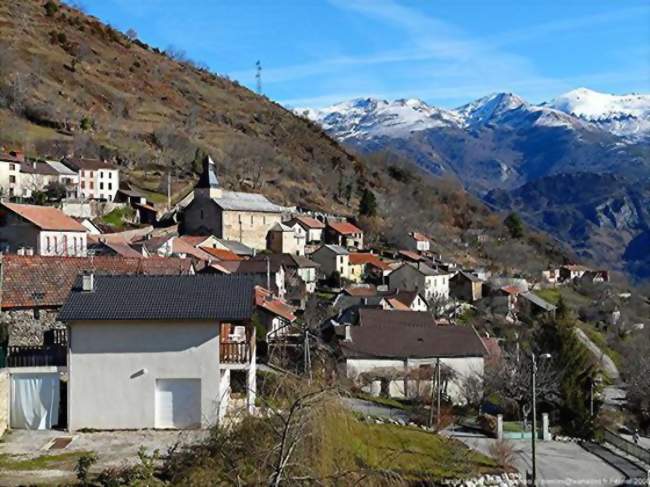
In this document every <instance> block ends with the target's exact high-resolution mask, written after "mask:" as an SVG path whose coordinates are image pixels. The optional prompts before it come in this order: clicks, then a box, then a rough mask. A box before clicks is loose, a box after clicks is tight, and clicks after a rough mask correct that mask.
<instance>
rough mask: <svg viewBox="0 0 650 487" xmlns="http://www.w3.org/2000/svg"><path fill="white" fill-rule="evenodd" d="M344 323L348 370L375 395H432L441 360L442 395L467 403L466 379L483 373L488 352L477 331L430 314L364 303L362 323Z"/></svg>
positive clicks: (341, 337)
mask: <svg viewBox="0 0 650 487" xmlns="http://www.w3.org/2000/svg"><path fill="white" fill-rule="evenodd" d="M339 328H340V330H337V335H338V337H339V340H338V344H339V349H340V353H341V366H342V367H343V368H344V369H345V375H346V376H347V377H348V378H350V379H352V380H353V381H354V382H355V383H357V384H358V385H359V386H360V387H361V388H362V389H363V390H364V391H366V392H368V393H370V394H373V395H384V396H390V397H395V398H413V397H417V396H422V395H424V394H426V395H428V394H430V391H431V384H432V377H433V373H434V370H435V368H436V367H437V365H438V363H440V367H441V370H442V371H443V372H442V373H441V377H442V379H443V380H442V383H443V394H444V395H445V396H446V397H448V398H449V400H451V401H452V402H453V403H455V404H462V403H463V402H464V399H463V394H462V391H463V387H464V383H465V381H466V379H467V378H468V377H470V376H472V375H475V374H479V375H482V374H483V368H484V360H485V357H486V356H487V354H488V351H487V349H486V348H485V345H484V344H483V341H482V340H481V339H480V338H479V336H478V334H477V333H476V330H474V329H473V328H470V327H466V326H437V325H436V324H435V322H434V319H433V317H432V316H431V314H430V313H423V312H414V311H396V310H392V311H391V310H382V309H376V308H362V309H360V310H359V319H358V324H356V325H343V326H341V327H339Z"/></svg>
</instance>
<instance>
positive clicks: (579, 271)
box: [560, 264, 591, 281]
mask: <svg viewBox="0 0 650 487" xmlns="http://www.w3.org/2000/svg"><path fill="white" fill-rule="evenodd" d="M589 270H591V269H589V267H586V266H584V265H578V264H566V265H563V266H560V280H561V281H573V280H575V279H580V278H581V277H582V276H583V275H584V273H585V272H587V271H589Z"/></svg>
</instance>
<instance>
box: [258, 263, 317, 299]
mask: <svg viewBox="0 0 650 487" xmlns="http://www.w3.org/2000/svg"><path fill="white" fill-rule="evenodd" d="M267 259H269V260H270V261H271V263H272V264H273V265H274V266H278V265H281V266H282V267H284V269H285V271H286V272H287V279H289V274H290V273H294V274H295V275H296V276H297V277H299V278H300V280H301V281H302V282H303V283H304V284H305V292H306V293H308V294H311V293H313V292H314V291H316V282H317V281H318V269H319V267H320V265H319V264H318V263H317V262H314V261H313V260H311V259H310V258H308V257H305V256H304V255H291V254H270V255H263V254H260V255H256V256H255V257H253V258H252V260H257V261H264V262H266V260H267Z"/></svg>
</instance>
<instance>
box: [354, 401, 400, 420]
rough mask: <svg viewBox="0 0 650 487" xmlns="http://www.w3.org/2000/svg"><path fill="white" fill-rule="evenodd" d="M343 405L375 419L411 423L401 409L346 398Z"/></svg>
mask: <svg viewBox="0 0 650 487" xmlns="http://www.w3.org/2000/svg"><path fill="white" fill-rule="evenodd" d="M343 404H345V406H346V407H348V408H349V409H351V410H352V411H355V412H357V413H361V414H365V415H366V416H373V417H375V418H383V419H395V420H402V421H405V422H408V421H409V416H408V414H407V413H406V412H404V411H402V410H401V409H397V408H391V407H388V406H382V405H380V404H377V403H374V402H370V401H364V400H363V399H357V398H356V397H344V398H343Z"/></svg>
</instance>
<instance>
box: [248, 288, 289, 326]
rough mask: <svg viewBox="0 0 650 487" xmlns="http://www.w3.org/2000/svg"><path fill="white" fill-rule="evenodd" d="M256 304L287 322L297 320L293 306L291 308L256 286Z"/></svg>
mask: <svg viewBox="0 0 650 487" xmlns="http://www.w3.org/2000/svg"><path fill="white" fill-rule="evenodd" d="M255 304H256V305H257V306H259V307H260V308H262V309H265V310H266V311H268V312H269V313H273V314H274V315H277V316H280V317H282V318H284V319H285V320H287V321H294V320H295V319H296V315H295V314H294V313H293V312H294V308H293V307H292V306H289V305H288V304H287V303H286V302H285V301H284V300H282V299H280V298H274V297H273V295H272V294H271V292H270V291H268V290H267V289H264V288H263V287H261V286H255Z"/></svg>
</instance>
